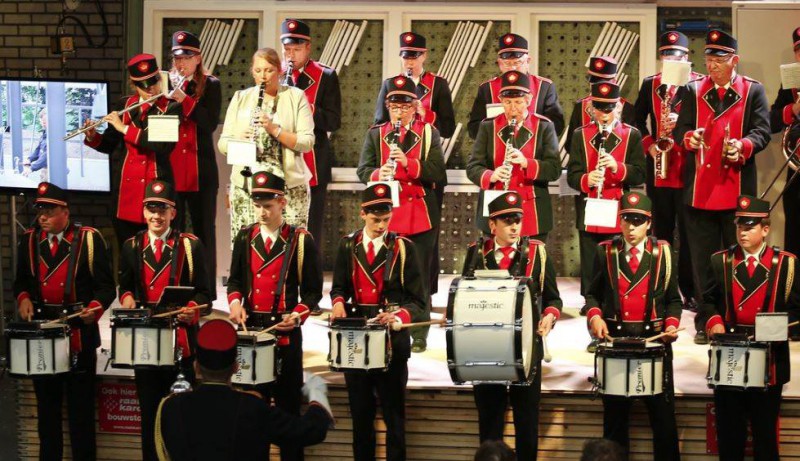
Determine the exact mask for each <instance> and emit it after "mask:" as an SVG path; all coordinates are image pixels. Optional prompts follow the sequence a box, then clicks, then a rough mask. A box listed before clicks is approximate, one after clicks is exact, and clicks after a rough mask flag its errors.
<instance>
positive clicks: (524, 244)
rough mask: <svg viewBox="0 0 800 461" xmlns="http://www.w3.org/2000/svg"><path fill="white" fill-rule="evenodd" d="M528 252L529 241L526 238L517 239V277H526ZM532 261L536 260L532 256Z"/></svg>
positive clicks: (529, 248) (529, 247)
mask: <svg viewBox="0 0 800 461" xmlns="http://www.w3.org/2000/svg"><path fill="white" fill-rule="evenodd" d="M530 250H531V244H530V240H528V238H527V237H523V238H521V239H519V243H517V253H519V259H518V262H517V267H518V268H519V269H518V270H517V275H519V276H521V277H527V276H528V274H526V273H525V272H527V269H528V260H529V259H530ZM492 256H494V255H492ZM534 259H536V256H534ZM531 277H533V274H531Z"/></svg>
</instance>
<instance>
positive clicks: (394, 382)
mask: <svg viewBox="0 0 800 461" xmlns="http://www.w3.org/2000/svg"><path fill="white" fill-rule="evenodd" d="M344 382H345V384H346V385H347V395H348V400H349V403H350V413H351V414H352V416H353V459H354V460H355V461H374V460H375V444H376V438H375V415H376V412H377V407H378V402H377V401H376V399H377V400H380V405H381V410H382V412H383V421H384V423H386V461H404V460H405V459H406V383H407V382H408V362H407V361H406V360H405V359H394V360H392V361H391V362H390V363H389V369H388V370H387V371H386V372H377V373H376V372H370V373H365V372H345V373H344Z"/></svg>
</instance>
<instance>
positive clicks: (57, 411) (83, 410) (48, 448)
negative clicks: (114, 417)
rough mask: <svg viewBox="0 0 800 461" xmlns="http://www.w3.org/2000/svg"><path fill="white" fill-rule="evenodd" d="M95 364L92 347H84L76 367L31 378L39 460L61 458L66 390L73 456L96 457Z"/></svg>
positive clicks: (56, 460)
mask: <svg viewBox="0 0 800 461" xmlns="http://www.w3.org/2000/svg"><path fill="white" fill-rule="evenodd" d="M96 364H97V355H96V354H95V350H94V349H91V350H86V351H82V352H80V353H79V354H78V362H77V366H76V369H75V370H73V371H71V372H69V373H65V374H61V375H55V376H43V377H36V378H33V391H34V392H35V393H36V411H37V414H38V416H39V417H38V420H37V431H38V433H39V459H40V460H48V461H49V460H53V461H60V460H61V459H63V458H64V456H63V455H64V440H63V437H62V433H61V420H62V415H61V402H62V401H63V397H64V394H65V391H66V396H67V413H68V414H67V418H68V421H69V439H70V442H71V444H72V459H76V460H93V459H96V458H97V448H96V445H95V425H94V408H95V400H96V399H95V376H96V370H95V368H96Z"/></svg>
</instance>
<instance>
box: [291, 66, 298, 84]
mask: <svg viewBox="0 0 800 461" xmlns="http://www.w3.org/2000/svg"><path fill="white" fill-rule="evenodd" d="M299 79H300V71H299V70H297V69H295V70H293V71H292V82H293V83H294V84H295V85H297V82H298V80H299Z"/></svg>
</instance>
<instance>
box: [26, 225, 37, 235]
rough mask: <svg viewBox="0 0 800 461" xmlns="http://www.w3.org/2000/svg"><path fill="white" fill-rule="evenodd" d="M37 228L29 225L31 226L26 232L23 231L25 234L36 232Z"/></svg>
mask: <svg viewBox="0 0 800 461" xmlns="http://www.w3.org/2000/svg"><path fill="white" fill-rule="evenodd" d="M36 230H37V229H35V228H33V227H29V228H27V229H25V232H24V233H23V235H24V234H33V233H34V232H36Z"/></svg>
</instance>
